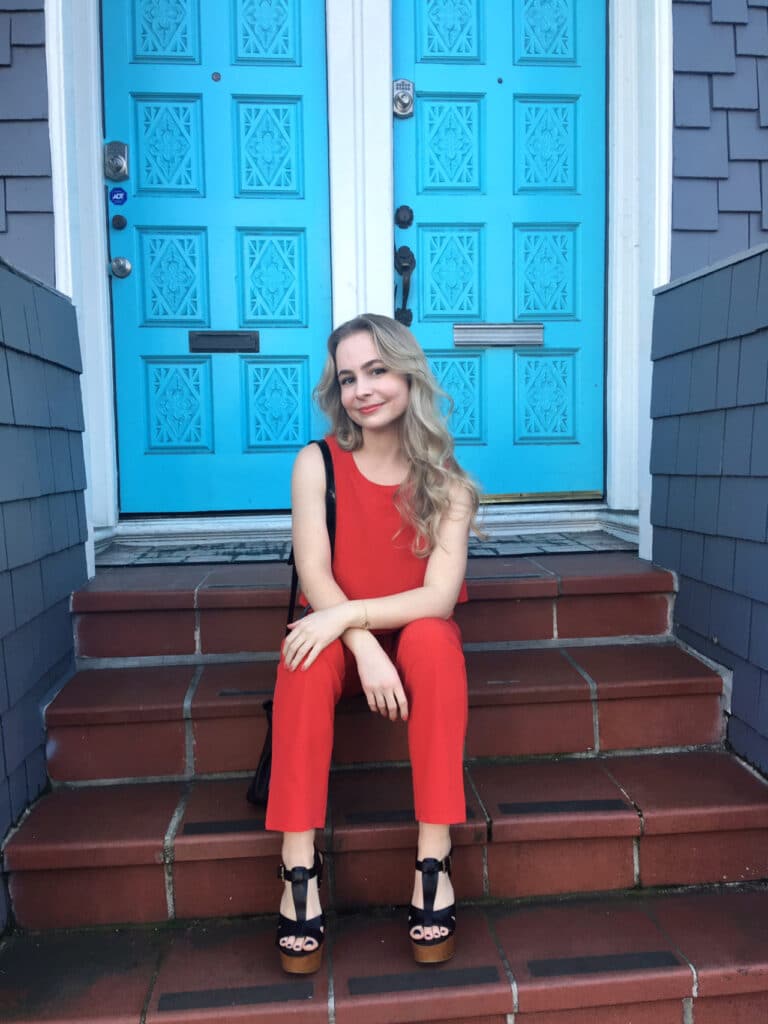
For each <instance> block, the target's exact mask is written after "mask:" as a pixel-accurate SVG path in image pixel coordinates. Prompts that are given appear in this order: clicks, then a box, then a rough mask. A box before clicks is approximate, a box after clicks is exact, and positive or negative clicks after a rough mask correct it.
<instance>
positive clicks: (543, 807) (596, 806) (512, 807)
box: [498, 800, 632, 814]
mask: <svg viewBox="0 0 768 1024" xmlns="http://www.w3.org/2000/svg"><path fill="white" fill-rule="evenodd" d="M498 806H499V810H500V811H501V813H502V814H567V813H568V812H569V811H630V810H632V808H631V807H630V806H629V805H628V804H625V803H624V801H623V800H532V801H530V802H529V803H506V804H499V805H498Z"/></svg>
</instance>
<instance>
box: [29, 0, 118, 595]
mask: <svg viewBox="0 0 768 1024" xmlns="http://www.w3.org/2000/svg"><path fill="white" fill-rule="evenodd" d="M45 30H46V60H47V70H48V103H49V131H50V138H51V165H52V179H53V213H54V230H55V247H56V251H55V267H56V287H57V288H58V289H59V291H62V292H64V293H65V294H68V295H70V296H71V297H72V301H73V303H74V305H75V308H76V309H77V321H78V330H79V333H80V349H81V352H82V359H83V375H82V378H81V383H82V392H83V411H84V416H85V433H84V434H83V444H84V447H85V463H86V471H87V477H88V486H87V489H86V492H85V504H86V511H87V515H88V524H89V529H88V541H87V544H86V555H87V559H88V571H89V574H90V575H92V574H93V572H94V571H95V561H94V525H98V526H102V527H108V528H112V529H114V528H115V527H116V526H117V521H118V507H117V448H116V437H115V418H114V384H113V375H112V324H111V308H110V297H109V278H108V273H107V260H108V257H107V239H106V231H105V227H104V225H105V223H106V220H105V218H106V209H105V202H104V181H103V176H102V173H101V171H102V141H103V140H102V136H101V125H102V105H101V34H100V30H99V3H98V0H79V2H78V3H77V4H72V3H70V2H68V0H46V3H45Z"/></svg>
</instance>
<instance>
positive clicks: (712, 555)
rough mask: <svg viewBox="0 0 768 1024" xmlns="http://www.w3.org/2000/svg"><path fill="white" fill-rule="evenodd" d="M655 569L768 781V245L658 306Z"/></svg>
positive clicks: (738, 744)
mask: <svg viewBox="0 0 768 1024" xmlns="http://www.w3.org/2000/svg"><path fill="white" fill-rule="evenodd" d="M652 357H653V360H654V367H653V391H652V398H651V415H652V416H653V440H652V445H651V473H652V474H653V491H652V502H651V522H652V523H653V560H654V561H655V562H657V563H658V564H659V565H663V566H665V567H666V568H668V569H673V570H674V571H675V572H677V573H678V577H679V588H680V589H679V593H678V595H677V599H676V601H675V612H674V631H675V634H676V635H677V636H679V637H680V638H681V639H682V640H684V641H685V642H686V643H689V644H690V645H691V646H692V647H694V648H696V649H697V650H699V651H701V652H702V653H703V654H705V655H707V656H708V657H710V658H712V659H714V660H715V661H716V662H718V663H719V664H721V665H726V666H728V667H729V668H731V669H732V670H733V700H732V714H731V717H730V719H729V724H728V739H729V741H730V743H731V744H732V746H733V747H734V749H735V750H736V751H737V752H738V753H739V754H741V755H742V756H744V757H746V758H747V759H748V760H749V761H751V762H752V763H753V764H754V765H756V766H758V767H759V768H760V769H761V770H762V771H764V772H767V773H768V247H766V248H764V249H763V250H762V251H761V250H758V251H757V252H754V253H750V254H748V255H747V256H742V257H740V258H737V259H735V260H734V261H733V262H732V263H731V264H730V265H727V266H720V267H718V268H716V269H715V268H713V269H712V270H711V271H704V272H702V273H701V274H699V275H696V276H694V277H692V278H691V279H689V280H685V281H683V282H681V283H679V284H672V285H670V286H669V287H667V288H665V289H662V290H661V291H660V292H659V294H657V296H656V303H655V312H654V326H653V349H652Z"/></svg>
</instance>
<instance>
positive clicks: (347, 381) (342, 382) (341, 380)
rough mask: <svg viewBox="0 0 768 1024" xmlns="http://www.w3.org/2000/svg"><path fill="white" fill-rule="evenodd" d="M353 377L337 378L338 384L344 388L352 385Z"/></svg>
mask: <svg viewBox="0 0 768 1024" xmlns="http://www.w3.org/2000/svg"><path fill="white" fill-rule="evenodd" d="M354 379H355V378H354V377H339V384H340V385H341V386H342V387H344V385H345V384H352V383H353V381H354Z"/></svg>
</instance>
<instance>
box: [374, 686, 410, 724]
mask: <svg viewBox="0 0 768 1024" xmlns="http://www.w3.org/2000/svg"><path fill="white" fill-rule="evenodd" d="M365 696H366V698H367V700H368V707H369V709H370V710H371V711H374V712H378V714H380V715H383V716H384V717H385V718H388V719H389V720H390V721H392V722H396V721H397V719H398V717H400V718H402V720H403V721H404V722H406V721H407V720H408V699H407V698H406V696H405V691H404V690H403V688H402V686H393V687H391V688H388V689H379V688H375V687H374V688H373V689H371V690H369V691H366V695H365Z"/></svg>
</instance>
